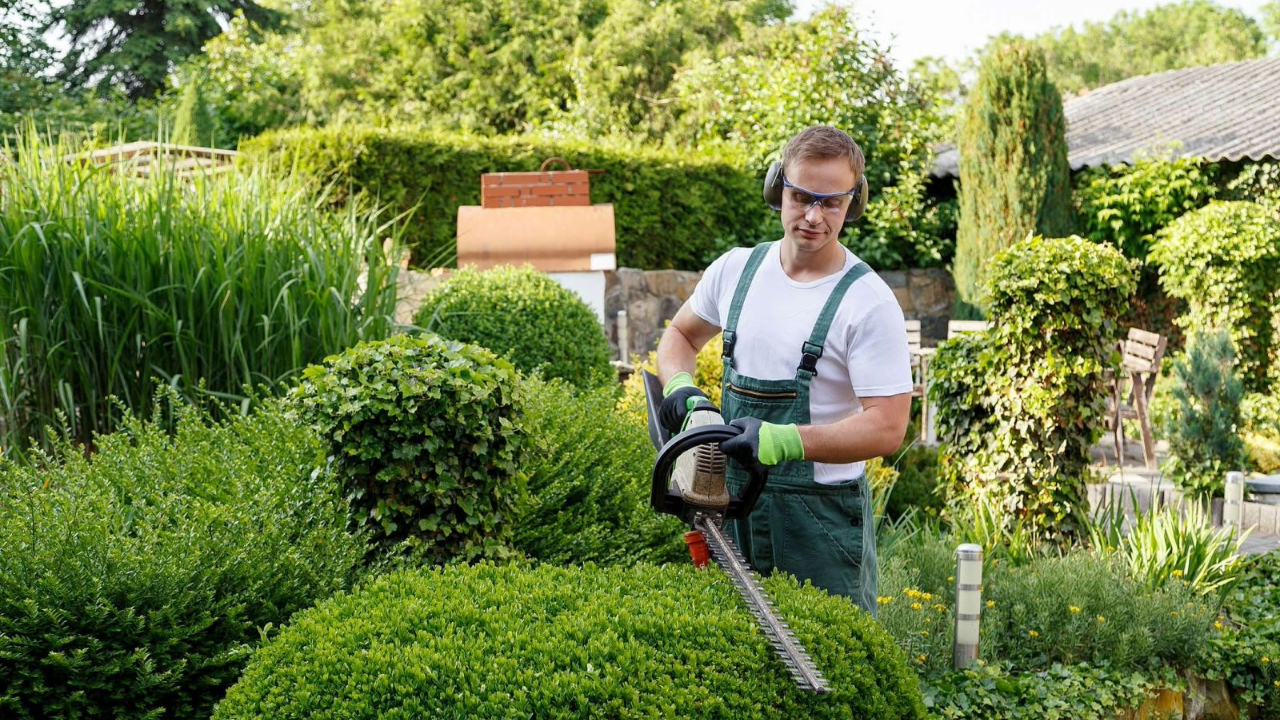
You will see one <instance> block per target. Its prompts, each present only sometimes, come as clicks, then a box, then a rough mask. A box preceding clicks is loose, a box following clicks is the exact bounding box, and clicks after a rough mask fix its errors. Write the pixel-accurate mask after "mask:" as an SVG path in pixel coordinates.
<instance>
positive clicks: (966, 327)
mask: <svg viewBox="0 0 1280 720" xmlns="http://www.w3.org/2000/svg"><path fill="white" fill-rule="evenodd" d="M989 327H991V323H989V322H987V321H986V320H948V321H947V339H948V340H950V339H951V338H953V337H955V336H957V335H963V334H964V333H970V332H983V331H985V330H986V329H987V328H989Z"/></svg>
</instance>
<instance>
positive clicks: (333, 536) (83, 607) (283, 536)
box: [0, 395, 364, 719]
mask: <svg viewBox="0 0 1280 720" xmlns="http://www.w3.org/2000/svg"><path fill="white" fill-rule="evenodd" d="M175 402H176V400H174V399H173V397H172V395H170V396H169V397H168V398H167V400H165V401H163V402H158V403H157V407H158V408H161V407H166V406H167V404H168V403H175ZM168 412H169V410H168V409H167V408H166V414H167V413H168ZM171 412H172V414H173V415H174V418H173V422H174V424H175V426H176V429H175V433H174V434H172V435H170V434H168V433H167V432H166V430H165V428H166V427H168V426H169V421H167V420H166V418H165V417H162V416H161V413H160V410H159V409H158V410H157V413H156V415H154V416H153V417H152V419H151V420H149V421H143V420H140V419H138V418H136V417H135V416H134V415H132V414H129V413H124V415H123V418H122V421H121V429H120V430H119V431H118V432H116V433H114V434H112V435H103V436H99V437H97V438H96V444H97V452H96V453H95V454H94V455H93V456H92V457H91V458H88V459H86V457H85V455H84V453H83V451H82V449H81V448H79V447H73V446H71V445H62V446H60V447H58V448H57V450H56V454H54V455H49V456H45V457H42V458H41V464H40V466H39V467H29V466H23V465H18V464H15V463H13V462H6V463H4V464H0V537H3V538H4V542H3V543H0V715H3V716H4V717H7V718H19V719H23V718H45V717H66V718H71V717H76V718H119V717H133V718H143V717H146V718H153V717H154V718H158V717H190V718H200V717H208V715H209V713H210V712H211V711H212V708H213V705H214V703H216V702H217V701H218V700H219V699H220V698H221V697H222V695H223V693H224V692H225V690H226V688H227V687H228V686H229V685H230V684H231V683H232V682H234V681H235V679H236V678H237V677H238V676H239V674H240V671H241V669H242V668H243V666H244V664H245V662H246V661H247V660H248V656H249V653H250V651H251V650H252V648H253V646H254V645H255V644H256V643H257V641H258V640H259V639H260V638H261V637H263V636H265V635H268V634H269V630H270V628H271V626H272V624H279V623H282V622H284V621H286V620H287V619H288V618H289V617H290V615H291V614H292V613H293V612H295V611H297V610H300V609H302V608H304V607H308V606H310V605H312V604H314V603H315V602H316V601H318V600H320V599H322V598H325V597H328V596H329V595H331V594H332V593H333V592H335V591H337V590H341V589H343V588H345V587H348V585H349V583H350V582H351V581H352V580H353V576H354V571H355V568H356V566H357V565H358V563H359V560H360V556H361V554H362V552H363V549H364V548H363V542H362V541H361V540H360V538H359V537H357V536H353V535H349V534H347V533H346V532H345V530H344V527H345V524H346V521H345V515H346V513H345V510H344V509H343V507H342V505H341V502H340V499H339V497H338V494H337V493H336V492H334V489H333V488H334V484H333V481H332V477H331V475H330V473H329V472H328V471H327V470H324V469H320V470H314V469H313V468H314V462H315V460H316V458H317V457H318V451H319V449H320V442H319V440H318V438H316V437H315V436H314V435H313V434H312V433H311V432H310V430H308V429H305V428H302V427H300V426H299V425H298V423H297V421H296V418H293V417H291V416H289V415H287V414H285V413H284V412H282V411H281V410H280V408H279V406H278V403H276V402H271V403H268V404H267V405H265V406H264V407H263V408H262V409H259V410H257V411H255V412H254V413H253V414H251V415H248V416H245V417H234V418H232V419H229V420H226V421H223V422H214V421H212V420H210V419H209V417H208V416H207V415H206V414H205V413H203V412H201V411H197V410H195V409H193V408H191V407H189V406H178V407H176V408H173V409H172V411H171Z"/></svg>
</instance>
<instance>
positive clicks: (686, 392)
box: [658, 372, 719, 435]
mask: <svg viewBox="0 0 1280 720" xmlns="http://www.w3.org/2000/svg"><path fill="white" fill-rule="evenodd" d="M662 394H663V395H664V398H663V400H662V406H661V407H660V408H658V422H659V423H661V424H662V427H664V428H666V430H667V432H669V433H671V434H672V435H678V434H679V433H680V432H681V431H683V430H684V423H685V421H686V420H688V419H689V412H690V411H692V410H693V409H694V408H704V409H708V410H716V411H718V410H719V408H717V407H716V406H715V405H713V404H712V403H711V399H710V398H708V397H707V394H706V393H704V392H702V391H701V390H699V389H698V387H697V386H696V385H694V384H693V378H692V377H691V376H690V375H689V373H686V372H682V373H676V375H675V376H674V377H672V378H671V380H669V381H668V382H667V386H666V387H665V388H663V389H662Z"/></svg>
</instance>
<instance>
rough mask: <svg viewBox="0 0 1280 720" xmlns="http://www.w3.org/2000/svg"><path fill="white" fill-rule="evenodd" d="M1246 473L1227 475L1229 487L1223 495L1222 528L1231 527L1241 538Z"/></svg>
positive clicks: (1234, 472) (1233, 472)
mask: <svg viewBox="0 0 1280 720" xmlns="http://www.w3.org/2000/svg"><path fill="white" fill-rule="evenodd" d="M1243 520H1244V473H1242V472H1238V471H1232V472H1229V473H1227V487H1226V489H1225V490H1224V491H1223V493H1222V526H1223V527H1230V528H1231V529H1232V530H1234V531H1235V534H1236V537H1239V536H1240V530H1241V527H1240V526H1241V525H1243V524H1244V522H1243Z"/></svg>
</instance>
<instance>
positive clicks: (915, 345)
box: [903, 320, 920, 355]
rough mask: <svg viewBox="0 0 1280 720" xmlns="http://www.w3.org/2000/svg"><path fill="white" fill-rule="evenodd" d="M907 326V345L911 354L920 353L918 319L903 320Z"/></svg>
mask: <svg viewBox="0 0 1280 720" xmlns="http://www.w3.org/2000/svg"><path fill="white" fill-rule="evenodd" d="M903 324H905V325H906V326H907V347H908V348H909V349H910V350H911V354H912V355H919V354H920V321H919V320H906V321H904V322H903Z"/></svg>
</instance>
